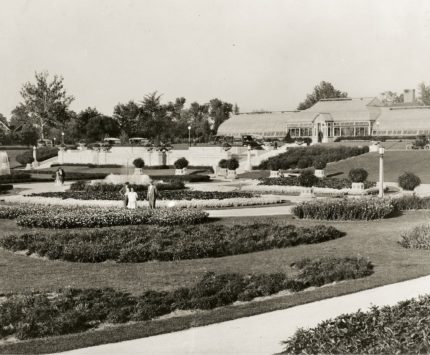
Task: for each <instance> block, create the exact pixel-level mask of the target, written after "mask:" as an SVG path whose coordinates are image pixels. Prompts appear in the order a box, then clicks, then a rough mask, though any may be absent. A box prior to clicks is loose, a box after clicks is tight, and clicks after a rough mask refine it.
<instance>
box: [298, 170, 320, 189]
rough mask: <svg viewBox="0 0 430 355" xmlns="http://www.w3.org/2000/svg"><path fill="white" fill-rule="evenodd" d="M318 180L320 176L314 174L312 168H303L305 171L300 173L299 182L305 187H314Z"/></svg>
mask: <svg viewBox="0 0 430 355" xmlns="http://www.w3.org/2000/svg"><path fill="white" fill-rule="evenodd" d="M317 181H318V178H317V177H316V176H315V175H314V172H313V171H312V170H311V169H306V170H303V172H302V173H301V174H300V175H299V184H300V186H304V187H312V186H314V185H315V184H316V183H317Z"/></svg>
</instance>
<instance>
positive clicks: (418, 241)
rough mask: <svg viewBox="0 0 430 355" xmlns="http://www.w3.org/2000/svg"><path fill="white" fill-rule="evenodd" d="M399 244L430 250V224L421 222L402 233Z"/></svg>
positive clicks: (405, 246)
mask: <svg viewBox="0 0 430 355" xmlns="http://www.w3.org/2000/svg"><path fill="white" fill-rule="evenodd" d="M399 244H400V245H401V246H402V247H404V248H413V249H426V250H430V225H429V224H422V225H419V226H416V227H414V228H413V229H411V230H409V231H407V232H404V233H402V234H401V239H400V241H399Z"/></svg>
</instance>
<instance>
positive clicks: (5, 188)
mask: <svg viewBox="0 0 430 355" xmlns="http://www.w3.org/2000/svg"><path fill="white" fill-rule="evenodd" d="M12 189H13V185H0V194H1V193H5V192H7V191H10V190H12Z"/></svg>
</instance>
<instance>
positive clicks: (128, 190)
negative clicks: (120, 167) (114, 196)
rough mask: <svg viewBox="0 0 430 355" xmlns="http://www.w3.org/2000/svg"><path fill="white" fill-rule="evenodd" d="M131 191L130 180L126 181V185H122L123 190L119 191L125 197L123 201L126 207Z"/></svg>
mask: <svg viewBox="0 0 430 355" xmlns="http://www.w3.org/2000/svg"><path fill="white" fill-rule="evenodd" d="M129 192H130V187H129V184H128V182H126V183H125V185H124V186H123V187H122V189H121V190H119V193H120V194H121V195H122V197H123V201H124V207H125V208H127V206H128V194H129Z"/></svg>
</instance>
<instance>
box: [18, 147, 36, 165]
mask: <svg viewBox="0 0 430 355" xmlns="http://www.w3.org/2000/svg"><path fill="white" fill-rule="evenodd" d="M15 160H16V161H17V162H18V163H20V164H22V165H27V164H31V163H33V162H34V158H33V152H31V151H30V150H29V151H27V152H24V153H22V154H19V155H17V156H16V158H15Z"/></svg>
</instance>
